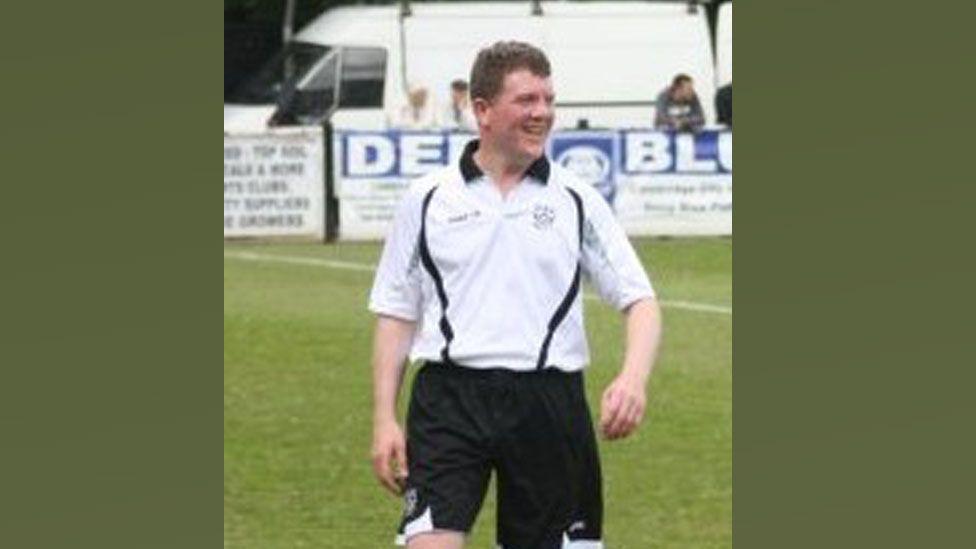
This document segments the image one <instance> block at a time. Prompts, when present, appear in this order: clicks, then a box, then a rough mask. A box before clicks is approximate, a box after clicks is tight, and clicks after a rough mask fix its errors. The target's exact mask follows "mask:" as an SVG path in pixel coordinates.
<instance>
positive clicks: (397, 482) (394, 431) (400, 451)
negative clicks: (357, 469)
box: [373, 421, 407, 495]
mask: <svg viewBox="0 0 976 549" xmlns="http://www.w3.org/2000/svg"><path fill="white" fill-rule="evenodd" d="M373 473H375V474H376V478H377V480H379V481H380V484H382V485H383V486H384V487H385V488H386V489H387V490H389V491H390V492H392V493H393V494H395V495H401V494H402V493H403V486H404V483H405V482H406V479H407V444H406V439H405V438H404V436H403V430H402V429H400V426H399V425H398V424H397V422H396V421H384V422H382V423H377V424H375V425H374V426H373Z"/></svg>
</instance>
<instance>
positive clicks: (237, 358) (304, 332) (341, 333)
mask: <svg viewBox="0 0 976 549" xmlns="http://www.w3.org/2000/svg"><path fill="white" fill-rule="evenodd" d="M634 243H635V246H636V248H637V250H638V253H639V254H640V256H641V258H642V260H643V261H644V264H645V265H646V266H647V268H648V271H649V273H650V274H651V277H652V281H653V283H654V285H655V287H656V289H657V291H658V293H659V294H660V297H661V299H662V300H675V301H678V300H680V301H694V302H701V303H709V304H714V305H723V306H731V305H732V241H731V240H730V239H689V240H683V239H682V240H635V241H634ZM224 250H225V260H224V546H225V547H228V548H235V549H236V548H253V549H259V548H260V549H274V548H294V547H321V548H349V549H373V548H383V547H392V539H393V529H394V528H395V527H396V524H397V521H398V518H399V515H400V510H401V505H400V502H399V500H398V499H396V498H394V497H392V496H390V495H388V494H387V493H386V492H384V491H383V490H382V489H381V488H380V487H379V485H378V484H377V483H376V482H375V480H374V479H373V475H372V469H371V466H370V462H369V445H370V436H371V433H370V429H371V408H370V407H371V388H370V384H371V377H370V376H371V372H370V363H369V359H370V352H371V332H372V321H373V318H372V315H371V314H370V313H369V312H368V311H367V310H366V300H367V295H368V292H369V288H370V285H371V283H372V273H370V272H365V271H353V270H339V269H332V268H328V267H324V266H315V265H297V264H290V263H280V262H274V261H249V260H243V259H240V258H236V257H234V254H235V253H238V252H250V253H254V254H259V255H261V256H275V255H278V256H287V257H309V258H318V259H329V260H341V261H346V262H354V263H363V264H374V263H375V262H376V260H377V258H378V257H379V253H380V247H379V245H378V244H341V245H327V246H323V245H312V244H281V243H278V244H241V243H227V244H225V247H224ZM586 318H587V330H588V332H589V338H590V343H591V350H592V359H593V362H592V364H591V366H590V368H589V369H588V373H587V384H588V385H587V390H588V397H589V400H590V403H591V408H592V409H593V410H598V408H597V407H596V404H597V403H598V402H599V395H600V391H601V390H602V388H603V387H604V386H605V385H606V383H607V382H608V381H609V380H610V379H611V378H612V376H613V375H614V373H615V371H616V369H617V368H618V367H619V364H620V359H621V353H622V345H621V342H622V332H621V322H620V318H619V315H618V313H616V312H615V311H614V310H612V309H610V308H609V307H607V306H605V305H603V304H602V303H598V302H596V301H593V300H588V301H587V302H586ZM664 323H665V328H664V344H663V347H662V352H661V357H660V360H659V361H658V364H657V366H656V368H655V371H654V374H653V376H652V380H651V386H650V398H649V405H648V413H647V416H646V419H645V423H644V425H643V426H642V427H641V430H640V431H639V432H638V433H637V434H636V435H635V436H633V437H631V438H629V439H627V440H623V441H618V442H613V443H606V442H604V441H601V442H600V448H601V455H602V459H603V469H604V498H605V506H606V512H605V524H604V538H605V541H606V544H607V547H608V549H647V548H658V547H659V548H674V547H689V548H711V547H731V546H732V317H731V315H725V314H716V313H703V312H697V311H690V310H684V309H679V308H665V309H664ZM413 372H414V370H411V374H412V373H413ZM408 383H409V381H408ZM407 389H408V388H405V391H406V390H407ZM404 400H405V399H404ZM494 502H495V500H494V494H489V496H488V498H487V499H486V501H485V506H484V508H483V510H482V512H481V516H480V517H479V520H478V523H477V524H476V525H475V529H474V531H473V533H472V536H471V539H470V543H469V545H468V546H469V547H473V548H493V547H494V517H495V514H494Z"/></svg>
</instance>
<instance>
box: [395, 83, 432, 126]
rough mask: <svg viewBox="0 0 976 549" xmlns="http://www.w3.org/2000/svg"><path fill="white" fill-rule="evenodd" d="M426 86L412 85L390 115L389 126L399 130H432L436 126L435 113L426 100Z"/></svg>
mask: <svg viewBox="0 0 976 549" xmlns="http://www.w3.org/2000/svg"><path fill="white" fill-rule="evenodd" d="M428 96H429V94H428V93H427V88H425V87H423V86H414V87H411V88H410V92H409V93H408V95H407V104H406V105H403V106H402V107H400V109H398V110H397V111H396V113H394V116H392V117H391V120H390V127H393V128H398V129H401V130H432V129H434V128H436V127H437V126H438V122H437V115H436V112H435V110H434V108H433V107H432V106H431V102H430V101H428Z"/></svg>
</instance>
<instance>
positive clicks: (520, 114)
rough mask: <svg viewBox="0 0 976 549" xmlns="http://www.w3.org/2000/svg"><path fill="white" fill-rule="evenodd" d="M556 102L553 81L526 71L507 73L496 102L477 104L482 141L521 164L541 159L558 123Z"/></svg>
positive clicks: (494, 100) (480, 102)
mask: <svg viewBox="0 0 976 549" xmlns="http://www.w3.org/2000/svg"><path fill="white" fill-rule="evenodd" d="M555 99H556V96H555V93H554V92H553V89H552V80H551V79H550V78H547V77H541V76H536V75H535V74H532V73H531V72H530V71H528V70H526V69H519V70H516V71H513V72H510V73H508V74H507V75H506V76H505V80H504V82H503V84H502V89H501V92H500V93H499V94H498V96H496V97H495V99H493V100H492V101H491V102H488V101H485V100H484V99H480V98H479V99H478V100H477V101H476V104H475V113H476V114H477V116H478V121H479V123H480V125H481V130H482V138H483V140H485V141H489V142H491V144H492V145H493V146H494V147H495V148H496V149H498V150H499V151H500V152H501V153H502V154H504V155H506V156H508V157H509V158H511V159H513V160H515V161H517V162H520V163H525V162H531V161H532V160H534V159H536V158H539V157H540V156H542V153H543V151H544V149H545V145H546V139H547V138H548V137H549V131H550V130H552V125H553V122H554V120H555V110H554V109H553V103H554V101H555Z"/></svg>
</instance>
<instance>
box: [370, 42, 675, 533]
mask: <svg viewBox="0 0 976 549" xmlns="http://www.w3.org/2000/svg"><path fill="white" fill-rule="evenodd" d="M550 72H551V70H550V64H549V61H548V59H547V58H546V56H545V54H544V53H543V52H542V51H541V50H539V49H537V48H536V47H534V46H531V45H529V44H525V43H521V42H499V43H496V44H494V45H492V46H490V47H488V48H485V49H483V50H481V51H480V52H479V53H478V55H477V58H476V59H475V61H474V65H473V67H472V70H471V79H470V82H471V98H472V104H473V107H474V113H475V117H476V119H477V123H478V134H479V138H478V139H475V140H472V141H470V142H469V143H468V144H467V146H466V147H465V149H464V151H463V153H462V155H461V157H460V160H459V161H458V162H457V163H456V164H454V165H450V166H447V167H444V168H441V169H439V170H436V171H434V172H432V173H430V174H428V175H426V176H424V177H422V178H420V179H419V180H417V181H414V182H413V184H412V185H411V187H410V189H409V191H407V193H406V195H405V197H404V198H403V199H402V201H401V203H400V204H399V206H398V208H397V213H396V215H395V219H394V222H393V226H392V228H391V230H390V232H389V236H388V237H387V240H386V243H385V245H384V248H383V254H382V257H381V259H380V264H379V267H378V269H377V273H376V278H375V281H374V284H373V288H372V291H371V293H370V299H369V308H370V310H371V311H372V312H374V313H375V314H376V315H377V320H376V327H375V336H374V355H373V372H374V373H373V377H374V413H373V447H372V457H373V467H374V471H375V474H376V476H377V478H378V480H379V481H380V482H381V483H382V485H383V486H385V487H386V488H388V489H389V490H390V491H392V492H394V493H397V494H402V495H403V498H404V509H403V516H402V519H401V523H400V528H399V532H398V539H397V541H398V542H399V543H406V544H407V546H408V547H409V549H432V548H436V549H458V548H461V547H463V545H464V540H465V534H466V533H467V532H469V531H470V529H471V527H472V525H473V523H474V521H475V518H476V515H477V513H478V511H479V509H480V507H481V504H482V501H483V499H484V496H485V493H486V491H487V487H488V480H489V478H490V476H491V473H492V471H494V472H495V474H496V475H497V487H498V494H497V495H498V498H497V502H498V510H497V517H498V523H497V537H498V539H497V542H498V546H499V547H501V548H503V549H512V548H519V549H556V548H573V549H599V548H602V547H603V542H602V536H603V531H602V529H603V497H602V480H601V474H600V460H599V454H598V450H597V444H596V438H595V435H594V428H593V424H592V421H591V417H590V412H589V409H588V406H587V402H586V397H585V392H584V388H583V369H584V367H585V366H586V364H587V363H588V362H589V350H588V348H587V341H586V334H585V329H584V325H583V299H582V291H581V277H582V275H584V274H585V275H587V276H588V277H589V280H590V281H591V282H592V283H593V285H594V287H595V288H596V290H597V291H598V292H599V294H600V296H601V297H602V298H603V299H604V300H605V301H607V302H608V303H610V304H611V305H612V306H614V307H616V308H617V309H618V310H620V311H621V312H622V315H623V317H624V324H625V327H626V330H625V332H626V348H625V350H624V355H623V356H624V359H623V365H622V367H621V369H620V372H619V374H618V375H617V376H616V378H615V379H614V380H613V381H612V382H611V383H610V384H609V385H608V386H607V388H606V389H605V391H604V392H603V397H602V401H601V404H600V430H601V432H602V434H603V435H604V437H605V438H607V439H609V440H614V439H619V438H622V437H626V436H628V435H630V434H631V433H633V432H634V430H635V429H636V428H637V427H638V425H639V424H640V423H641V421H642V418H643V415H644V409H645V403H646V385H647V380H648V377H649V375H650V372H651V368H652V364H653V362H654V357H655V356H656V354H657V347H658V341H659V338H660V310H659V308H658V305H657V301H656V299H655V293H654V290H653V288H652V286H651V283H650V281H649V280H648V277H647V274H646V272H645V271H644V268H643V266H642V265H641V263H640V261H639V259H638V257H637V254H636V253H635V252H634V249H633V247H632V246H631V245H630V242H629V241H628V239H627V236H626V235H625V234H624V231H623V230H622V228H621V226H620V225H619V224H618V222H617V220H616V218H615V217H614V215H613V213H612V212H611V210H610V207H609V206H608V205H607V203H606V201H605V200H604V199H603V197H602V196H600V194H599V193H598V192H597V191H596V190H595V189H594V188H593V187H592V186H591V185H589V184H587V183H584V182H583V181H581V180H580V179H579V178H578V177H577V176H576V175H574V174H573V173H572V172H570V171H569V170H567V169H565V168H563V167H562V166H560V165H559V164H558V163H554V162H551V161H550V160H549V159H548V158H547V157H546V155H545V152H544V151H545V144H546V140H547V139H548V136H549V133H550V131H551V130H552V126H553V121H554V109H553V104H554V97H555V94H554V91H553V85H552V80H551V77H550ZM408 354H409V358H410V359H411V360H422V361H423V362H424V364H423V366H422V367H421V368H420V370H419V371H418V373H417V375H416V377H415V380H414V384H413V387H412V392H411V397H410V404H409V407H408V411H407V418H406V436H404V432H403V430H402V429H401V427H400V424H399V423H398V421H397V418H396V401H397V395H398V394H399V392H400V385H401V383H402V381H403V378H404V364H405V361H406V359H407V358H408Z"/></svg>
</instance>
